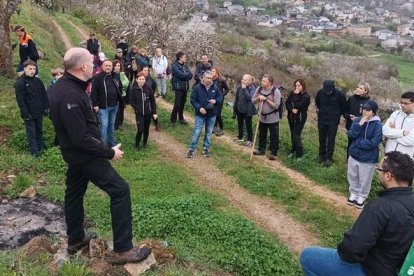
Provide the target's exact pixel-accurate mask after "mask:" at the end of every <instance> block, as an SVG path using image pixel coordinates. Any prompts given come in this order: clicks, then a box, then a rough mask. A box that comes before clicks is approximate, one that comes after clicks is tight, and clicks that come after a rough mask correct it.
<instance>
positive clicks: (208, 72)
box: [203, 70, 213, 78]
mask: <svg viewBox="0 0 414 276" xmlns="http://www.w3.org/2000/svg"><path fill="white" fill-rule="evenodd" d="M205 75H213V72H211V70H207V71H205V72H204V74H203V78H204V76H205Z"/></svg>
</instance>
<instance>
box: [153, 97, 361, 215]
mask: <svg viewBox="0 0 414 276" xmlns="http://www.w3.org/2000/svg"><path fill="white" fill-rule="evenodd" d="M157 105H158V106H159V107H161V108H163V109H165V110H168V111H171V110H172V108H173V106H172V105H171V104H170V103H168V102H166V101H164V100H161V99H157ZM185 119H186V120H187V121H188V122H189V123H190V124H193V125H194V118H193V117H192V116H191V115H190V114H188V113H186V114H185ZM214 139H215V140H216V141H218V142H221V143H225V144H226V146H228V147H230V148H232V149H234V150H238V151H243V152H244V153H246V154H249V155H250V152H251V148H248V147H245V146H242V145H238V144H236V143H234V142H233V139H232V137H229V136H226V135H223V136H221V137H216V136H215V137H214ZM253 162H260V165H265V166H267V167H268V168H271V169H273V170H276V171H278V172H281V173H283V174H284V175H286V176H288V177H289V178H290V179H291V180H292V181H293V182H294V183H296V184H297V185H299V186H301V187H303V188H304V189H306V190H308V191H310V192H311V193H312V194H314V195H316V196H318V197H320V198H322V199H323V200H324V201H326V202H327V203H329V204H330V205H332V206H333V207H334V208H335V210H336V211H337V213H339V214H343V213H346V214H350V215H351V216H353V217H354V218H357V217H358V216H359V214H360V213H361V211H359V210H357V209H356V208H354V207H350V206H348V205H347V204H345V200H346V198H345V196H343V195H341V194H339V193H337V192H333V191H331V190H329V189H328V188H327V187H323V186H319V185H317V184H316V183H315V182H313V181H312V180H310V179H309V178H307V177H306V176H305V175H303V174H302V173H300V172H297V171H295V170H293V169H291V168H289V167H286V166H285V165H283V164H282V163H281V162H280V161H278V160H276V161H270V160H269V159H267V158H266V157H264V156H255V157H254V158H253Z"/></svg>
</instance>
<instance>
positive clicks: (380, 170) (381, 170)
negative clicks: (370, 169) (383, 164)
mask: <svg viewBox="0 0 414 276" xmlns="http://www.w3.org/2000/svg"><path fill="white" fill-rule="evenodd" d="M375 169H376V170H377V171H379V172H384V173H385V172H389V171H388V170H384V169H383V168H380V167H378V166H375Z"/></svg>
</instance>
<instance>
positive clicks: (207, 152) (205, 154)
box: [203, 148, 211, 157]
mask: <svg viewBox="0 0 414 276" xmlns="http://www.w3.org/2000/svg"><path fill="white" fill-rule="evenodd" d="M203 154H204V156H205V157H210V156H211V151H210V149H208V148H205V149H203Z"/></svg>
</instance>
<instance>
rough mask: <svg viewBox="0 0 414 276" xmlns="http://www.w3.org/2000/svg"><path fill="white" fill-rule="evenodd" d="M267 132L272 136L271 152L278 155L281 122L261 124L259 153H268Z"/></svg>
mask: <svg viewBox="0 0 414 276" xmlns="http://www.w3.org/2000/svg"><path fill="white" fill-rule="evenodd" d="M267 130H269V134H270V146H269V149H270V152H271V153H272V154H273V155H277V151H278V150H279V122H277V123H272V124H265V123H262V122H259V151H263V152H264V151H266V139H267Z"/></svg>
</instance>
